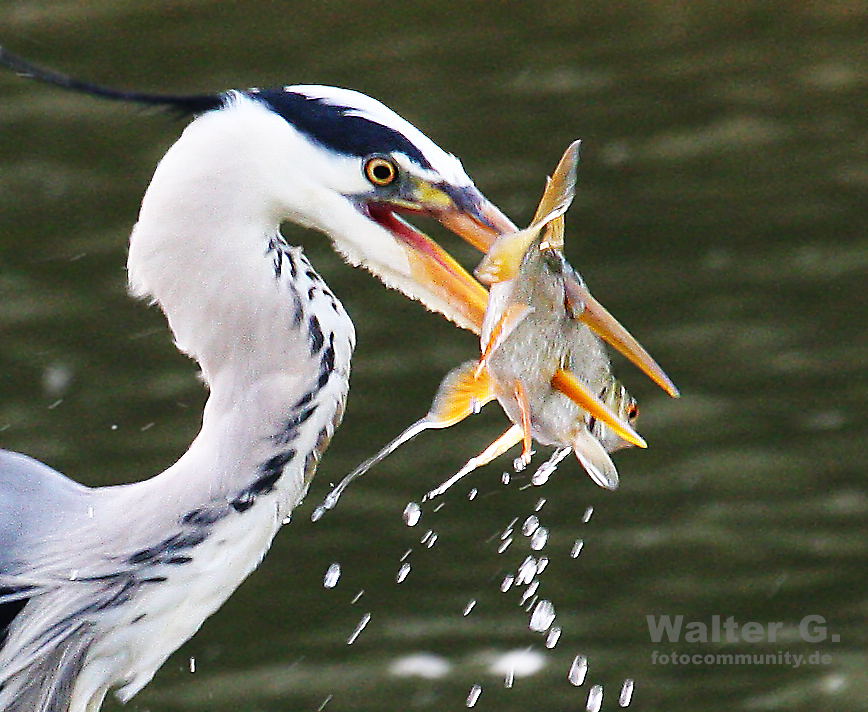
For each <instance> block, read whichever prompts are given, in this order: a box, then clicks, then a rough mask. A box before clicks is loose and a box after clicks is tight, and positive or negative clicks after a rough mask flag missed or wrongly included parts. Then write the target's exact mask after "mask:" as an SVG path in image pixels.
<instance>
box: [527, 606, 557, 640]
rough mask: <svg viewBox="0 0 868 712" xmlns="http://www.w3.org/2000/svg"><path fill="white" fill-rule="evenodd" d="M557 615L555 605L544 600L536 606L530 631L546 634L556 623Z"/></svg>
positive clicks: (531, 618) (531, 619)
mask: <svg viewBox="0 0 868 712" xmlns="http://www.w3.org/2000/svg"><path fill="white" fill-rule="evenodd" d="M555 615H556V614H555V606H554V604H553V603H552V602H551V601H549V600H547V599H545V598H544V599H543V600H541V601H539V602H538V603H537V604H536V606H534V609H533V613H532V614H531V617H530V629H531V630H532V631H535V632H537V633H545V632H546V631H547V630H548V629H549V628H551V626H552V623H554V622H555Z"/></svg>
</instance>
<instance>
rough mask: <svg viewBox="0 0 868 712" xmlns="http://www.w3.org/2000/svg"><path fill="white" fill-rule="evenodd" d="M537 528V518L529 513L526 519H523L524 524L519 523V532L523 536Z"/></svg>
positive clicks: (528, 534)
mask: <svg viewBox="0 0 868 712" xmlns="http://www.w3.org/2000/svg"><path fill="white" fill-rule="evenodd" d="M538 528H539V519H538V518H537V517H536V516H534V515H533V514H531V515H530V516H529V517H528V518H527V519H525V520H524V524H522V525H521V533H522V534H524V535H525V536H530V535H531V534H533V533H534V532H535V531H536V530H537V529H538Z"/></svg>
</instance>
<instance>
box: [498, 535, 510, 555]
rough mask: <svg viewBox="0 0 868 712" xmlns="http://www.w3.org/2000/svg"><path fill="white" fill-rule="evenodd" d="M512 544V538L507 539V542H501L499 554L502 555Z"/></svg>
mask: <svg viewBox="0 0 868 712" xmlns="http://www.w3.org/2000/svg"><path fill="white" fill-rule="evenodd" d="M510 544H512V538H509V539H506V540H505V541H502V542H500V546H498V547H497V553H498V554H502V553H503V552H504V551H506V550H507V549H508V548H509V545H510Z"/></svg>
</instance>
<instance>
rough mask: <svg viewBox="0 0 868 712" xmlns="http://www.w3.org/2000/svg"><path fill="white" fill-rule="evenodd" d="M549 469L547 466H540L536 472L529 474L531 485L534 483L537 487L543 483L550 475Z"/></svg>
mask: <svg viewBox="0 0 868 712" xmlns="http://www.w3.org/2000/svg"><path fill="white" fill-rule="evenodd" d="M551 475H552V473H551V470H549V469H548V468H542V467H540V468H539V469H538V470H537V471H536V472H534V473H533V475H531V478H530V482H531V484H532V485H536V486H537V487H539V486H541V485H544V484H545V483H546V482H548V481H549V477H551Z"/></svg>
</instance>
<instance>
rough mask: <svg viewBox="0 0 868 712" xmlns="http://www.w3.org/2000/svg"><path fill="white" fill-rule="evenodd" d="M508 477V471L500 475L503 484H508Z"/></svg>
mask: <svg viewBox="0 0 868 712" xmlns="http://www.w3.org/2000/svg"><path fill="white" fill-rule="evenodd" d="M510 479H511V478H510V476H509V473H508V472H504V473H503V474H502V475H501V476H500V481H501V482H502V483H503V484H505V485H508V484H509V481H510Z"/></svg>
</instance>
